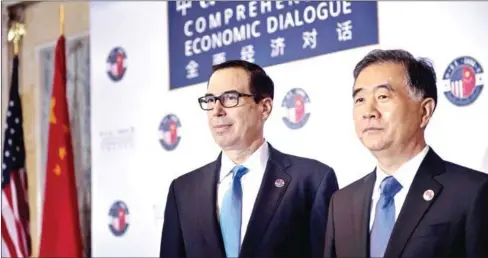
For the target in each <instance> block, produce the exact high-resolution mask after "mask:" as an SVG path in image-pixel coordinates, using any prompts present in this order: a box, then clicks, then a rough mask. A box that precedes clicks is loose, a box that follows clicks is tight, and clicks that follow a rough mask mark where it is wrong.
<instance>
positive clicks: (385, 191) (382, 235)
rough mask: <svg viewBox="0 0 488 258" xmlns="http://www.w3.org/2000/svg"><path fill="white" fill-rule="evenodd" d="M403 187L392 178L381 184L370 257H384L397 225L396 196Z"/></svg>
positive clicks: (371, 237) (387, 178) (371, 238)
mask: <svg viewBox="0 0 488 258" xmlns="http://www.w3.org/2000/svg"><path fill="white" fill-rule="evenodd" d="M401 189H402V185H401V184H400V183H399V182H398V181H397V180H396V179H395V178H394V177H392V176H389V177H386V178H385V179H384V180H383V181H382V182H381V184H380V191H381V195H380V199H379V200H378V202H377V203H376V212H375V217H374V222H373V227H372V228H371V235H370V257H383V255H384V254H385V250H386V247H387V245H388V241H389V240H390V235H391V231H392V230H393V226H394V225H395V199H394V197H395V195H396V194H397V193H398V192H399V191H400V190H401Z"/></svg>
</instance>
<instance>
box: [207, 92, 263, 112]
mask: <svg viewBox="0 0 488 258" xmlns="http://www.w3.org/2000/svg"><path fill="white" fill-rule="evenodd" d="M241 97H254V95H251V94H245V93H240V92H237V91H227V92H224V93H223V94H222V95H220V96H214V95H212V94H208V95H205V96H203V97H200V98H198V103H199V104H200V107H201V108H202V109H203V110H205V111H209V110H212V109H213V108H214V106H215V104H217V100H219V101H220V104H221V105H222V106H223V107H226V108H232V107H235V106H237V105H239V99H240V98H241Z"/></svg>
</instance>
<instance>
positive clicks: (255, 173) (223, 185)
mask: <svg viewBox="0 0 488 258" xmlns="http://www.w3.org/2000/svg"><path fill="white" fill-rule="evenodd" d="M268 158H269V147H268V143H267V142H266V141H264V143H263V144H262V145H261V146H260V147H259V148H258V149H257V150H256V151H255V152H254V153H253V154H252V155H251V156H250V157H249V158H248V159H247V160H246V161H245V162H244V163H242V164H241V165H243V166H245V167H246V168H247V169H248V171H247V173H246V174H244V176H242V178H241V185H242V224H241V244H242V240H243V239H244V236H245V234H246V229H247V224H248V223H249V219H250V218H251V213H252V209H253V207H254V202H255V201H256V197H257V195H258V192H259V188H260V187H261V181H262V180H263V175H264V171H265V169H266V164H267V163H268ZM235 166H236V164H235V163H234V162H233V161H232V160H231V159H230V158H229V157H228V156H227V155H225V153H222V160H221V167H220V178H219V183H218V184H217V198H218V199H217V218H220V208H221V207H222V201H223V199H224V195H225V193H226V192H227V190H229V188H230V186H231V184H232V169H233V168H234V167H235Z"/></svg>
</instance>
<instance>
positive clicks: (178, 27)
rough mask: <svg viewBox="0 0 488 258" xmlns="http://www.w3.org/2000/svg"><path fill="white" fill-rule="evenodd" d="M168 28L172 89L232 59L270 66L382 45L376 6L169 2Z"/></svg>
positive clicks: (202, 77) (202, 79)
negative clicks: (213, 66) (379, 37)
mask: <svg viewBox="0 0 488 258" xmlns="http://www.w3.org/2000/svg"><path fill="white" fill-rule="evenodd" d="M168 23H169V39H171V40H170V41H169V59H170V61H169V62H170V89H175V88H181V87H185V86H189V85H193V84H197V83H201V82H205V81H207V80H208V77H209V75H210V73H211V68H212V65H215V64H219V63H222V62H224V61H226V60H230V59H242V60H247V61H250V62H255V63H257V64H259V65H261V66H271V65H276V64H281V63H286V62H291V61H295V60H300V59H304V58H309V57H313V56H318V55H324V54H328V53H333V52H338V51H344V50H348V49H351V48H357V47H362V46H367V45H373V44H378V43H379V39H378V10H377V2H372V1H365V2H356V1H351V2H347V1H250V2H243V1H242V2H241V1H235V2H234V1H229V2H220V1H181V0H180V1H170V2H168Z"/></svg>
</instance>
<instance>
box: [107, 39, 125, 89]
mask: <svg viewBox="0 0 488 258" xmlns="http://www.w3.org/2000/svg"><path fill="white" fill-rule="evenodd" d="M126 70H127V55H126V54H125V51H124V49H122V48H121V47H116V48H114V49H112V51H110V54H109V55H108V57H107V74H108V77H110V79H112V81H114V82H118V81H120V80H122V78H123V77H124V74H125V71H126Z"/></svg>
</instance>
